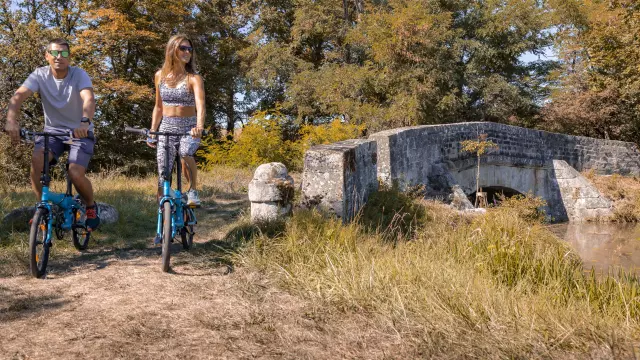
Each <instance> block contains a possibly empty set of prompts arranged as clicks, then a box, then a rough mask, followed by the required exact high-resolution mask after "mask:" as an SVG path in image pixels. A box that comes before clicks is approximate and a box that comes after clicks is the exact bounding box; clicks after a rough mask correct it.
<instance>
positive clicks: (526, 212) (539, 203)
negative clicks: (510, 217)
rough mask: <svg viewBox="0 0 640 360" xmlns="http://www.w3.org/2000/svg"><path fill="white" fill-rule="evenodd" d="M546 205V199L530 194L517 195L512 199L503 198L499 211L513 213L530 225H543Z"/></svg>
mask: <svg viewBox="0 0 640 360" xmlns="http://www.w3.org/2000/svg"><path fill="white" fill-rule="evenodd" d="M546 205H547V202H546V201H544V199H542V198H541V197H538V196H533V194H531V193H529V194H527V195H515V196H512V197H510V198H507V197H501V198H500V206H499V209H500V210H505V211H508V212H513V213H515V214H516V215H517V216H518V217H520V218H521V219H523V220H525V221H527V222H529V223H543V222H544V221H545V218H546V214H545V212H544V210H543V208H544V207H545V206H546Z"/></svg>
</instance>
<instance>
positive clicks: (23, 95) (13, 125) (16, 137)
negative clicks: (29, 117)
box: [4, 86, 33, 144]
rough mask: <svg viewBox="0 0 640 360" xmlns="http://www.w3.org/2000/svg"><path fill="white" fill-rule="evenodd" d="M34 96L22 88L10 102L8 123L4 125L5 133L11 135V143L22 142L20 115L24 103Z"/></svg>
mask: <svg viewBox="0 0 640 360" xmlns="http://www.w3.org/2000/svg"><path fill="white" fill-rule="evenodd" d="M31 95H33V91H31V90H29V89H28V88H27V87H24V86H20V87H19V88H18V90H17V91H16V93H15V94H13V96H12V97H11V100H9V109H8V111H7V123H6V124H5V125H4V131H5V132H7V133H8V134H9V136H10V137H11V141H12V142H13V143H14V144H16V143H18V142H19V141H20V124H18V113H19V112H20V107H21V106H22V103H23V102H24V101H25V100H26V99H27V98H28V97H29V96H31Z"/></svg>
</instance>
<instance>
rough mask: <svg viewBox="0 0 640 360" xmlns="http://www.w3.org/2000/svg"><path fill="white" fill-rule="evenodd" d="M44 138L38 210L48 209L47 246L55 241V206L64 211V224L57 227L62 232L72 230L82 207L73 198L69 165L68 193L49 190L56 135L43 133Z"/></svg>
mask: <svg viewBox="0 0 640 360" xmlns="http://www.w3.org/2000/svg"><path fill="white" fill-rule="evenodd" d="M41 135H42V136H44V167H43V170H42V175H41V176H40V183H41V184H42V196H41V197H40V202H38V203H37V204H36V208H38V209H42V208H44V209H46V210H47V214H48V218H47V237H46V239H45V243H46V244H51V241H52V239H53V237H52V232H53V228H54V226H53V221H54V216H53V206H54V205H57V206H58V207H59V208H60V209H62V211H63V215H64V222H63V223H62V224H56V226H58V227H60V228H61V229H62V230H66V231H68V230H71V227H72V226H73V220H74V218H73V216H74V210H79V209H81V207H80V206H79V205H78V203H77V202H76V200H75V199H74V198H73V196H72V189H71V179H70V178H69V175H68V172H69V164H67V165H66V170H67V174H66V179H67V191H66V192H65V193H64V194H62V193H55V192H52V191H50V190H49V185H50V184H51V176H50V175H49V171H50V167H51V165H50V163H49V138H50V137H51V136H54V135H50V134H47V133H42V134H41Z"/></svg>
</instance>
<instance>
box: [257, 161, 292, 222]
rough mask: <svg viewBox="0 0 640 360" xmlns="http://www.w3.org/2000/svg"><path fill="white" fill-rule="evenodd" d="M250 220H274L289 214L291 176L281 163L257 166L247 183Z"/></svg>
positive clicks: (290, 207)
mask: <svg viewBox="0 0 640 360" xmlns="http://www.w3.org/2000/svg"><path fill="white" fill-rule="evenodd" d="M248 190H249V191H248V192H249V201H251V221H253V222H262V221H275V220H279V219H282V218H283V217H284V216H287V215H290V214H291V209H292V205H291V202H292V201H293V193H294V187H293V178H291V176H289V174H288V172H287V168H286V167H285V166H284V164H282V163H278V162H273V163H268V164H262V165H260V166H258V168H257V169H256V171H255V173H254V174H253V179H252V180H251V182H250V183H249V189H248Z"/></svg>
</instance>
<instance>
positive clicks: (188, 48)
mask: <svg viewBox="0 0 640 360" xmlns="http://www.w3.org/2000/svg"><path fill="white" fill-rule="evenodd" d="M178 49H180V51H182V52H185V51H188V52H190V53H192V54H193V48H192V47H191V46H184V45H180V46H178Z"/></svg>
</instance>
